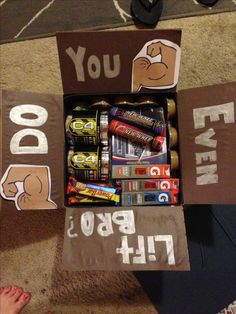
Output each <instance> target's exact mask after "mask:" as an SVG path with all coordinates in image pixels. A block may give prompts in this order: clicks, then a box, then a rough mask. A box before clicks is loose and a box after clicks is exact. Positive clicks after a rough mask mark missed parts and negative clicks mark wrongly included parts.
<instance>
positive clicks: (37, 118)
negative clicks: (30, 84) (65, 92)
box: [0, 90, 64, 210]
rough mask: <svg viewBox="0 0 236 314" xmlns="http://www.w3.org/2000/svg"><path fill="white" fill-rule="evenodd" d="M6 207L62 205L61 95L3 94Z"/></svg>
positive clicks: (3, 191) (1, 187)
mask: <svg viewBox="0 0 236 314" xmlns="http://www.w3.org/2000/svg"><path fill="white" fill-rule="evenodd" d="M1 111H2V121H1V125H2V139H1V141H2V146H1V150H2V152H1V154H2V165H1V171H2V172H1V176H0V179H1V181H0V194H1V196H0V199H2V204H3V205H2V207H4V209H7V208H17V209H18V210H21V209H55V208H62V207H63V203H64V200H63V194H64V188H63V180H64V170H63V169H64V160H63V154H64V121H63V97H62V95H61V96H60V95H47V94H37V93H29V92H18V91H7V90H6V91H3V92H2V108H1Z"/></svg>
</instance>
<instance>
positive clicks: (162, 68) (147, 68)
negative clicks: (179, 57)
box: [133, 42, 176, 92]
mask: <svg viewBox="0 0 236 314" xmlns="http://www.w3.org/2000/svg"><path fill="white" fill-rule="evenodd" d="M147 55H148V56H150V57H152V58H153V59H154V60H155V58H156V57H157V56H158V55H160V57H161V61H160V62H155V61H154V62H153V63H152V62H150V59H148V58H146V57H140V58H137V59H136V60H134V61H133V92H137V91H139V89H140V88H141V87H142V86H143V87H158V86H168V85H170V86H171V85H172V84H173V83H174V75H175V61H176V50H175V48H173V47H169V46H167V45H165V44H163V43H161V42H157V43H153V44H151V45H149V46H148V47H147Z"/></svg>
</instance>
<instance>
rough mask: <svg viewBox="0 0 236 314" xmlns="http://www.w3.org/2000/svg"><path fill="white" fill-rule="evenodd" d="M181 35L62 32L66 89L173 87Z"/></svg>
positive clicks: (85, 91)
mask: <svg viewBox="0 0 236 314" xmlns="http://www.w3.org/2000/svg"><path fill="white" fill-rule="evenodd" d="M180 40H181V31H180V30H138V31H112V32H111V31H106V32H101V31H100V32H99V31H93V32H85V31H83V32H63V33H58V34H57V45H58V52H59V59H60V67H61V76H62V84H63V89H64V93H65V94H70V93H79V94H104V93H130V92H132V93H138V92H141V91H142V92H150V91H153V90H159V91H160V90H169V89H175V87H176V84H177V82H178V75H179V64H180Z"/></svg>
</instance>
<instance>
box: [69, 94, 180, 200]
mask: <svg viewBox="0 0 236 314" xmlns="http://www.w3.org/2000/svg"><path fill="white" fill-rule="evenodd" d="M113 104H114V105H113ZM175 115H176V104H175V101H174V100H173V99H164V100H162V101H161V103H158V102H157V100H156V99H155V98H154V97H151V96H140V97H139V98H138V99H137V101H133V100H132V99H130V98H129V97H125V96H121V97H117V98H115V99H114V101H113V102H112V105H111V103H110V102H109V100H106V99H105V98H104V99H103V98H96V99H94V100H93V101H92V102H91V104H90V105H89V104H84V103H79V104H78V103H77V105H76V106H75V107H74V108H73V109H72V111H71V112H70V113H69V114H68V115H67V118H66V137H67V169H68V173H67V175H68V182H67V192H66V193H67V196H68V198H67V203H68V205H75V204H85V203H87V204H91V203H94V202H95V203H100V204H106V205H122V206H131V205H158V204H159V205H165V204H178V202H179V200H178V195H179V179H178V178H177V177H176V171H177V170H178V167H179V158H178V153H177V152H176V151H175V150H174V148H175V147H176V145H177V144H178V135H177V130H176V128H175V127H174V126H173V125H172V121H175V119H174V118H175Z"/></svg>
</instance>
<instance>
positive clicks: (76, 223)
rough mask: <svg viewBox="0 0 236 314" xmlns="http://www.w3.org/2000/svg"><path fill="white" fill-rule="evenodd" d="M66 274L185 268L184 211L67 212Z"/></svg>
mask: <svg viewBox="0 0 236 314" xmlns="http://www.w3.org/2000/svg"><path fill="white" fill-rule="evenodd" d="M63 267H64V268H65V269H67V270H189V257H188V249H187V241H186V234H185V224H184V216H183V209H182V207H174V206H172V207H164V206H163V207H133V208H131V207H122V208H121V207H115V206H114V207H107V208H105V207H103V208H87V209H85V208H83V209H78V208H67V209H66V221H65V234H64V245H63Z"/></svg>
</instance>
